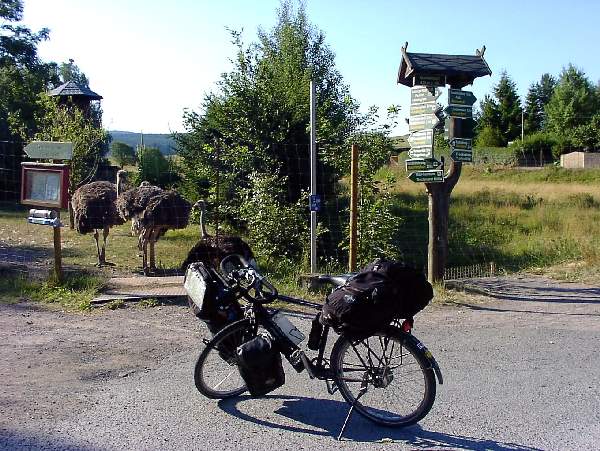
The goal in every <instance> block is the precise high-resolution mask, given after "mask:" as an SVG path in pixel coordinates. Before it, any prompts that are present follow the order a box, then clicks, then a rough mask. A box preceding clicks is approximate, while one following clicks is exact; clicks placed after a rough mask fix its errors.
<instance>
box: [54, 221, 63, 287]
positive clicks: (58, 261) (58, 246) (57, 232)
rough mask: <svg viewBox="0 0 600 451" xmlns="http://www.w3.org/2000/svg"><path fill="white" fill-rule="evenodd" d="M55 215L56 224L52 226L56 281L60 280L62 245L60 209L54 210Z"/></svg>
mask: <svg viewBox="0 0 600 451" xmlns="http://www.w3.org/2000/svg"><path fill="white" fill-rule="evenodd" d="M56 217H57V218H58V221H57V225H56V226H54V227H52V231H53V234H54V277H55V278H56V281H57V282H62V280H63V272H62V247H61V243H60V210H56Z"/></svg>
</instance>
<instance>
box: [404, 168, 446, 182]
mask: <svg viewBox="0 0 600 451" xmlns="http://www.w3.org/2000/svg"><path fill="white" fill-rule="evenodd" d="M408 178H409V179H411V180H412V181H413V182H424V183H442V182H443V181H444V171H442V170H441V169H434V170H432V171H417V172H411V173H410V174H408Z"/></svg>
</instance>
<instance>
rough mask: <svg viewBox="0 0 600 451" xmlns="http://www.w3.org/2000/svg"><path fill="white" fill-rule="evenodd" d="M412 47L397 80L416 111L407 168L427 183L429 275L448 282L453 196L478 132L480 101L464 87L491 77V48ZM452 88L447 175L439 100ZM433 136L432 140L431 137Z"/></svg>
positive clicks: (446, 133) (412, 111) (446, 132)
mask: <svg viewBox="0 0 600 451" xmlns="http://www.w3.org/2000/svg"><path fill="white" fill-rule="evenodd" d="M407 48H408V43H406V44H404V46H403V47H402V49H401V51H402V61H401V63H400V68H399V70H398V78H397V81H398V83H399V84H403V85H405V86H408V87H410V88H411V107H410V114H411V116H410V118H409V131H410V132H411V135H410V137H409V138H408V141H409V143H410V145H411V149H410V150H409V153H408V154H409V157H410V159H408V160H406V170H407V171H414V172H411V173H410V174H409V175H408V178H409V179H410V180H412V181H414V182H417V183H424V184H425V187H426V190H427V194H428V197H429V243H428V249H427V276H428V279H429V281H430V282H439V281H442V280H443V278H444V270H445V267H446V262H447V259H448V217H449V209H450V194H451V193H452V189H453V188H454V186H455V185H456V183H457V182H458V179H459V177H460V173H461V169H462V163H466V162H471V161H473V149H472V131H471V130H469V129H468V127H467V126H466V125H467V121H472V119H471V118H472V117H473V107H472V105H473V104H474V103H475V101H476V100H477V99H476V98H475V96H474V95H473V93H472V92H470V91H463V90H462V88H463V87H464V86H466V85H468V84H472V83H473V81H474V80H475V79H476V78H477V77H482V76H484V75H491V74H492V71H491V70H490V68H489V66H488V65H487V63H486V61H485V59H484V58H483V55H484V53H485V46H484V47H483V48H482V49H481V50H476V52H475V55H473V56H470V55H442V54H430V53H409V52H408V51H407ZM446 84H448V85H450V88H449V90H448V104H449V105H448V106H447V107H446V108H445V112H446V113H447V118H446V121H445V124H444V125H445V127H444V128H445V130H444V136H445V137H447V138H448V139H449V141H450V145H451V154H450V157H451V160H450V165H449V169H448V171H447V172H446V173H445V168H444V161H443V158H440V161H438V160H437V159H435V158H434V155H433V145H434V134H433V129H434V128H437V126H438V125H439V123H440V118H439V116H438V114H439V110H438V109H437V107H436V105H437V104H436V103H435V102H436V100H437V99H438V97H439V96H440V94H441V90H440V89H438V88H439V87H445V86H446ZM429 136H431V140H430V139H429Z"/></svg>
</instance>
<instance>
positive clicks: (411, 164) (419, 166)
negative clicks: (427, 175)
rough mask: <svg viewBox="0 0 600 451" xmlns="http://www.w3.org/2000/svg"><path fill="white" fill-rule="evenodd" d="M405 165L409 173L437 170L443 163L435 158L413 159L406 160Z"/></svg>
mask: <svg viewBox="0 0 600 451" xmlns="http://www.w3.org/2000/svg"><path fill="white" fill-rule="evenodd" d="M405 163H406V170H407V171H421V170H427V169H437V168H439V167H440V166H441V165H442V162H441V161H438V160H436V159H435V158H411V159H409V160H406V161H405Z"/></svg>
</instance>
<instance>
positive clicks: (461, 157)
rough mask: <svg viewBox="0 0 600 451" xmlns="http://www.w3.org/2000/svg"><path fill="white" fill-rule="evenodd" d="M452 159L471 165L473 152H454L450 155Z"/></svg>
mask: <svg viewBox="0 0 600 451" xmlns="http://www.w3.org/2000/svg"><path fill="white" fill-rule="evenodd" d="M450 158H452V159H453V160H454V161H458V162H461V163H471V162H473V151H472V150H454V151H453V152H452V153H451V154H450Z"/></svg>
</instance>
